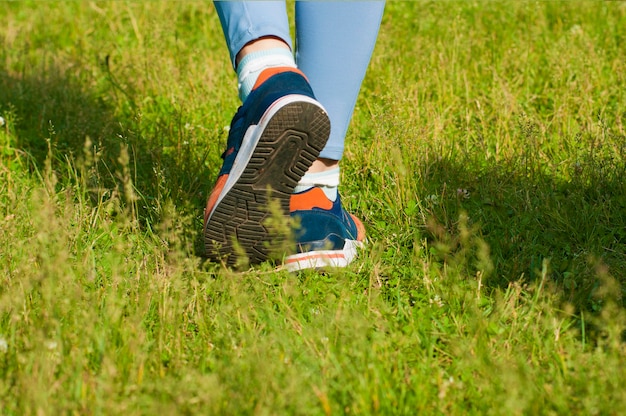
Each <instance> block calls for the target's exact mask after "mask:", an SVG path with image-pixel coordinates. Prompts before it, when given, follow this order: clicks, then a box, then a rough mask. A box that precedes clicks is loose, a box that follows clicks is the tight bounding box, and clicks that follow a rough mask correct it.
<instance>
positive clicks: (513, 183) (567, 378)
mask: <svg viewBox="0 0 626 416" xmlns="http://www.w3.org/2000/svg"><path fill="white" fill-rule="evenodd" d="M385 13H386V14H385V16H384V20H383V25H382V29H381V33H380V37H379V40H378V44H377V47H376V51H375V54H374V57H373V59H372V63H371V66H370V68H369V72H368V74H367V77H366V80H365V82H364V85H363V88H362V91H361V95H360V98H359V101H358V103H357V109H356V111H355V114H354V117H353V120H352V125H351V128H350V131H349V135H348V137H347V141H346V143H347V150H346V155H345V159H344V161H343V162H342V163H343V164H342V175H343V182H342V185H341V187H342V188H341V189H342V194H343V195H344V196H345V197H344V200H345V203H346V204H347V206H348V207H349V208H350V209H351V211H353V212H354V213H355V214H357V215H358V216H359V217H361V218H362V219H363V221H364V223H365V225H366V227H367V230H368V235H369V244H368V246H367V248H366V249H365V250H364V251H363V252H362V255H361V256H360V258H359V259H358V260H357V261H356V262H355V263H354V264H353V265H351V267H349V268H347V269H345V270H337V271H332V272H329V273H321V272H313V271H309V272H304V273H301V274H298V275H293V274H289V273H287V272H285V271H281V270H277V269H275V268H274V267H273V266H272V265H271V264H265V265H261V266H259V267H255V268H253V269H251V270H248V271H244V272H234V271H228V270H225V269H223V268H222V267H220V266H219V265H216V264H211V263H209V262H207V261H205V260H204V259H203V257H202V247H203V244H202V217H201V215H202V210H203V208H204V204H205V200H206V197H207V193H208V192H209V191H210V189H211V186H212V184H213V182H214V180H215V178H216V175H217V172H218V170H219V167H220V164H221V159H220V154H221V152H222V151H223V147H224V144H225V140H226V135H227V133H226V131H225V126H227V125H228V124H229V122H230V118H231V116H232V114H233V112H234V111H235V110H236V108H237V106H238V104H239V103H238V99H237V94H236V80H235V77H234V74H233V73H232V70H231V68H230V64H229V63H228V61H227V52H226V47H225V44H224V40H223V37H222V33H221V28H220V26H219V22H218V19H217V16H216V14H215V12H214V9H213V7H212V5H211V3H210V2H203V1H192V0H183V1H176V2H166V1H145V2H140V1H93V2H91V1H16V2H1V3H0V21H2V24H0V44H1V45H2V47H1V48H0V116H1V117H2V119H1V120H0V124H1V127H0V263H1V271H0V414H2V415H24V414H28V415H30V414H36V415H45V414H81V415H82V414H86V415H91V414H94V415H100V414H102V415H104V414H133V415H134V414H145V415H153V414H163V415H166V414H168V415H169V414H260V415H265V414H267V415H270V414H271V415H275V414H276V415H277V414H303V415H304V414H307V415H308V414H311V415H318V414H319V415H330V414H366V415H367V414H382V415H392V414H393V415H396V414H397V415H415V414H446V415H447V414H480V415H482V414H494V415H509V414H528V415H534V414H600V415H612V414H620V413H621V412H623V409H624V408H626V389H625V388H624V386H625V385H626V371H624V368H626V344H625V338H626V332H625V330H626V309H625V306H626V300H625V299H624V294H625V290H626V181H625V180H624V178H625V177H626V157H625V156H626V130H625V126H624V123H625V122H626V47H625V46H624V45H626V3H624V2H600V1H580V2H578V1H557V2H553V1H539V2H535V1H533V2H531V1H513V0H509V1H390V2H389V3H388V5H387V9H386V12H385Z"/></svg>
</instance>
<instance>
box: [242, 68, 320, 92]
mask: <svg viewBox="0 0 626 416" xmlns="http://www.w3.org/2000/svg"><path fill="white" fill-rule="evenodd" d="M282 72H295V73H297V74H300V75H302V76H303V77H304V79H306V80H307V81H308V79H307V77H306V75H304V73H303V72H302V71H300V70H299V69H298V68H292V67H290V66H278V67H276V68H267V69H266V70H265V71H263V72H261V73H260V74H259V77H258V78H257V79H256V82H255V83H254V87H252V90H255V89H256V88H258V87H259V86H260V85H261V84H263V83H264V82H265V81H267V80H268V79H269V78H270V77H272V76H274V75H276V74H280V73H282Z"/></svg>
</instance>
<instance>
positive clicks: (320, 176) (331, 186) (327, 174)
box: [293, 167, 339, 202]
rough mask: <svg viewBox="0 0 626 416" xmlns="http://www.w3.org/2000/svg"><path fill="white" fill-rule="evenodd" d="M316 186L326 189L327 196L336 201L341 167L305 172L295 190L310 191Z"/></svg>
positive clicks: (295, 191) (296, 191)
mask: <svg viewBox="0 0 626 416" xmlns="http://www.w3.org/2000/svg"><path fill="white" fill-rule="evenodd" d="M314 186H315V187H318V188H320V189H321V190H322V191H324V194H326V198H328V199H330V200H331V201H333V202H335V200H336V199H337V187H338V186H339V167H336V168H333V169H330V170H326V171H324V172H317V173H305V174H304V176H303V177H302V179H300V182H298V185H296V188H295V189H294V190H293V192H294V193H299V192H304V191H308V190H309V189H311V188H313V187H314Z"/></svg>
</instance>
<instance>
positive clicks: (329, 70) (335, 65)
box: [285, 1, 384, 270]
mask: <svg viewBox="0 0 626 416" xmlns="http://www.w3.org/2000/svg"><path fill="white" fill-rule="evenodd" d="M383 9H384V2H383V1H361V2H354V1H334V2H315V1H301V2H297V3H296V33H297V34H296V45H297V54H296V58H297V63H298V67H299V68H300V69H302V70H303V71H304V73H305V74H307V77H308V78H309V81H310V83H311V86H312V88H313V90H314V91H315V94H316V97H317V99H318V100H319V101H320V102H321V103H322V105H323V106H324V107H325V108H326V110H327V111H328V114H329V117H330V121H331V133H330V139H329V140H328V142H327V144H326V146H325V147H324V149H323V150H322V152H321V153H320V155H319V158H318V159H317V160H316V161H315V162H314V163H313V164H312V165H311V168H309V170H308V171H307V173H306V174H305V175H304V176H303V177H302V179H301V180H300V182H299V184H298V186H297V187H296V188H295V193H294V195H292V197H291V215H292V217H295V218H297V220H298V222H299V224H300V229H299V230H298V233H297V242H298V246H297V249H298V252H297V253H296V254H293V255H290V256H287V258H286V259H285V263H286V265H287V268H288V269H290V270H299V269H304V268H320V267H326V266H340V267H341V266H346V265H348V264H349V263H350V262H351V261H352V260H353V259H354V258H355V256H356V255H357V249H358V247H360V246H361V245H362V242H363V240H364V238H365V230H364V227H363V224H362V223H361V222H360V221H359V220H358V219H357V218H356V217H354V216H352V215H350V214H348V213H347V212H346V211H345V210H344V209H343V207H342V205H341V198H340V197H339V193H338V191H337V187H338V185H339V177H340V175H339V174H340V172H339V160H340V159H341V156H342V154H343V148H344V138H345V135H346V131H347V129H348V124H349V122H350V118H351V116H352V112H353V110H354V105H355V103H356V99H357V96H358V94H359V89H360V87H361V82H362V81H363V78H364V76H365V71H366V69H367V66H368V65H369V61H370V57H371V55H372V51H373V49H374V44H375V42H376V38H377V36H378V29H379V27H380V21H381V18H382V13H383Z"/></svg>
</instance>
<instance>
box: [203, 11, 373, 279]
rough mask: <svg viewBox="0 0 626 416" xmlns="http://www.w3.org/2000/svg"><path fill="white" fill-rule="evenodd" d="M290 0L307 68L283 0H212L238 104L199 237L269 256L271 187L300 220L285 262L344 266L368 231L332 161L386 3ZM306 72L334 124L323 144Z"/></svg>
mask: <svg viewBox="0 0 626 416" xmlns="http://www.w3.org/2000/svg"><path fill="white" fill-rule="evenodd" d="M296 4H297V6H296V7H297V9H296V15H297V18H296V20H297V23H296V25H297V28H296V29H297V32H298V44H297V46H298V60H299V62H300V63H301V65H302V67H303V68H306V70H305V72H304V74H306V75H304V74H303V73H302V72H300V71H299V70H298V69H296V68H295V62H294V61H293V55H291V50H292V43H291V40H290V39H289V27H288V21H287V17H286V10H285V6H284V3H283V2H275V1H268V2H257V1H249V2H234V1H231V2H215V6H216V8H217V11H218V14H219V17H220V21H221V23H222V27H223V30H224V35H225V37H226V41H227V44H228V48H229V52H230V58H231V62H232V64H233V67H234V68H235V69H236V70H237V75H238V78H239V93H240V97H241V99H242V102H243V106H242V107H241V108H240V110H239V111H238V113H237V114H236V115H235V117H234V119H233V122H232V123H231V131H230V134H229V139H228V150H227V151H226V152H225V153H224V166H223V167H222V170H221V172H220V175H219V178H218V182H217V184H216V187H215V189H214V191H213V193H212V194H211V197H210V198H209V201H208V203H207V209H206V211H205V242H206V245H207V252H208V254H209V256H211V257H213V258H214V259H222V258H224V257H227V258H228V256H229V255H231V256H230V257H229V258H228V259H227V262H228V263H229V264H232V263H233V257H234V256H233V255H232V254H234V240H237V242H238V243H239V244H240V246H242V247H243V249H244V250H245V251H246V254H247V255H248V257H250V259H251V260H252V261H253V262H257V261H261V260H263V259H264V258H266V256H267V250H265V249H263V246H265V245H267V242H268V241H267V229H266V228H265V226H264V225H263V222H264V219H265V218H266V216H267V209H266V206H265V205H267V188H268V186H269V187H270V188H271V189H272V198H274V199H278V200H279V202H280V203H281V206H282V207H283V209H285V211H286V208H287V207H288V208H289V212H290V213H291V216H292V217H294V218H297V221H298V222H299V223H300V225H301V227H300V229H299V230H297V235H296V240H297V248H296V254H293V255H290V256H287V258H286V259H285V263H286V265H287V267H288V268H289V269H290V270H299V269H303V268H310V267H324V266H328V265H330V266H345V265H347V264H348V263H350V262H351V261H352V259H353V258H354V256H355V255H356V248H357V247H358V246H359V245H360V244H361V241H362V240H363V239H364V230H363V226H362V224H361V223H360V221H358V220H357V219H356V218H354V217H353V216H351V215H349V214H347V213H346V212H345V210H343V208H342V206H341V201H340V198H339V196H338V194H337V185H338V182H339V168H338V161H339V159H340V158H341V155H342V153H343V142H344V137H345V133H346V130H347V127H348V124H349V121H350V118H351V115H352V111H353V109H354V105H355V102H356V98H357V95H358V92H359V89H360V85H361V82H362V80H363V77H364V75H365V71H366V68H367V66H368V63H369V59H370V56H371V53H372V50H373V47H374V43H375V40H376V37H377V33H378V28H379V25H380V20H381V16H382V11H383V8H384V3H383V2H333V3H326V2H304V3H296ZM309 73H310V75H311V76H309ZM277 74H280V76H279V75H277ZM305 77H307V78H305ZM307 80H310V81H311V82H315V84H316V87H315V88H319V89H320V92H321V93H322V94H323V95H324V101H325V102H326V103H327V104H328V105H329V106H330V107H331V108H332V114H331V115H330V117H331V119H332V122H333V123H336V126H335V125H333V128H332V135H333V142H332V143H330V145H327V146H326V147H324V144H325V143H326V140H327V139H328V135H329V134H330V129H331V128H330V125H329V120H328V115H327V113H326V110H325V109H324V107H322V105H321V104H319V102H318V101H316V95H313V91H314V89H313V90H312V89H311V87H310V84H309V82H307ZM322 147H324V149H323V150H322ZM320 150H321V151H322V154H320ZM316 158H317V159H316ZM305 172H306V174H305ZM303 175H304V176H303ZM296 183H297V186H296Z"/></svg>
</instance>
